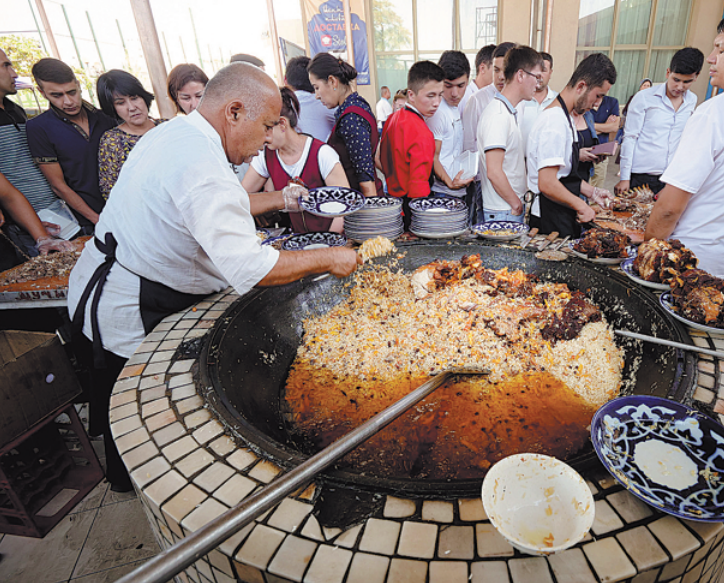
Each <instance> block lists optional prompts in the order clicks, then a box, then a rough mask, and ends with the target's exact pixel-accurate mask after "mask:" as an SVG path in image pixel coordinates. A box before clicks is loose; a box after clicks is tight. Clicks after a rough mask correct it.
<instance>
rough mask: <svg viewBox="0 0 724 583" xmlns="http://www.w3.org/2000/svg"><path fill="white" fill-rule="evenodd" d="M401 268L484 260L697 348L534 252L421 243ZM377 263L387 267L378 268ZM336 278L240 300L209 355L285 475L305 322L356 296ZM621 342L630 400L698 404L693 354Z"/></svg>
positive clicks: (632, 289)
mask: <svg viewBox="0 0 724 583" xmlns="http://www.w3.org/2000/svg"><path fill="white" fill-rule="evenodd" d="M399 247H400V249H401V250H402V251H404V252H405V257H404V259H402V260H401V264H402V266H403V267H404V268H405V269H406V270H410V271H411V270H413V269H415V268H417V267H419V266H420V265H424V264H425V263H429V262H430V261H432V260H434V259H438V258H439V259H459V258H460V257H461V256H463V255H469V254H474V253H480V255H481V257H482V259H483V264H484V265H485V266H486V267H489V268H492V269H500V268H503V267H506V266H507V267H509V268H520V269H522V270H524V271H526V272H528V273H535V274H536V275H538V276H539V277H540V278H541V279H543V280H552V281H557V282H565V283H567V284H568V285H569V286H570V287H571V288H572V289H578V290H582V291H584V292H585V293H586V294H587V295H588V296H589V297H590V298H591V299H593V300H594V301H595V302H596V303H597V304H598V305H599V306H600V307H601V308H602V310H603V312H604V313H605V315H606V318H607V319H608V322H609V323H611V324H612V325H613V326H614V327H615V328H621V329H625V330H631V331H635V332H640V333H643V334H650V335H654V336H659V337H661V338H668V339H671V340H676V341H679V342H686V343H691V342H690V338H689V336H688V334H687V332H686V331H685V329H684V328H683V327H682V326H681V325H680V324H679V323H677V322H676V321H675V320H673V319H672V318H670V317H669V316H668V315H667V314H666V312H664V311H663V310H662V309H661V307H660V306H659V303H658V302H657V300H656V298H655V296H654V295H652V294H651V293H649V292H647V291H643V289H641V288H639V287H638V286H636V285H635V284H633V283H631V282H630V281H629V280H628V279H627V278H626V277H625V276H623V275H621V274H619V273H617V272H615V271H614V270H612V269H609V268H607V267H601V266H598V265H594V264H592V263H589V262H585V261H582V260H579V259H569V260H567V261H565V262H558V263H556V262H547V261H541V260H538V259H536V258H535V255H534V254H533V253H531V252H528V251H522V250H517V249H509V248H503V247H496V246H489V245H485V244H480V243H467V244H439V243H434V244H430V243H422V244H420V243H418V244H407V245H405V244H403V245H400V246H399ZM376 261H380V260H379V259H378V260H376ZM346 283H349V282H348V281H340V280H337V279H335V278H333V277H328V278H325V279H322V280H321V281H314V278H307V279H305V280H303V281H300V282H296V283H293V284H289V285H286V286H283V287H277V288H266V289H260V290H255V291H253V292H251V293H249V294H247V295H245V296H244V297H242V298H240V299H239V300H238V301H237V302H236V303H235V304H233V305H232V306H231V307H230V308H229V309H228V310H227V312H226V313H225V314H224V315H223V316H222V317H221V318H220V319H219V321H218V322H217V324H216V326H215V328H214V329H213V330H212V331H211V333H210V335H209V337H208V340H207V343H206V346H205V348H204V350H203V353H202V359H201V363H202V366H201V370H200V381H201V386H202V387H204V388H205V392H206V397H207V400H208V402H209V405H210V406H211V408H212V409H214V410H215V411H216V413H217V416H218V417H219V418H220V419H221V420H222V421H225V422H226V424H227V425H228V427H229V428H230V429H231V431H232V433H234V434H235V435H236V436H237V437H238V438H240V439H241V440H242V441H243V442H245V443H246V444H247V445H248V446H250V447H251V448H252V449H254V450H255V451H256V452H257V453H259V454H261V455H262V456H265V457H268V458H270V459H273V460H274V461H275V462H276V463H278V464H280V465H282V466H292V465H295V464H297V463H299V462H300V461H301V460H303V459H305V456H304V454H302V453H301V452H300V449H299V447H297V444H295V443H294V442H293V440H292V439H291V438H290V436H289V434H288V433H287V431H286V428H285V421H284V419H283V416H282V412H281V405H280V400H281V393H282V390H283V387H284V383H285V380H286V376H287V372H288V370H289V367H290V365H291V363H292V361H293V360H294V357H295V354H296V350H297V347H298V346H299V344H300V342H301V337H302V321H303V320H304V319H305V318H306V317H308V316H310V315H317V314H323V313H326V312H327V311H328V310H329V309H330V308H331V307H333V306H334V305H336V304H337V303H338V302H340V301H342V300H343V299H344V298H345V297H346V295H347V293H348V290H347V288H345V284H346ZM617 341H619V342H620V343H621V345H622V346H624V348H625V350H626V364H625V369H624V389H623V392H624V393H638V394H647V395H657V396H661V397H669V398H673V399H676V400H678V401H685V400H688V399H689V398H690V395H691V392H692V390H693V386H694V370H695V360H694V358H693V357H692V356H691V353H683V351H680V350H677V349H673V348H667V347H663V346H658V345H653V344H648V343H647V344H644V345H643V346H642V345H641V343H639V342H638V341H633V340H628V339H626V340H622V339H621V338H617ZM594 460H595V453H594V452H593V449H592V448H591V447H590V446H589V447H588V448H586V449H584V450H583V451H582V452H579V454H577V455H576V456H574V457H573V458H569V459H568V460H567V461H568V462H569V463H571V465H573V466H574V467H577V468H578V469H581V468H582V467H584V466H586V465H588V464H590V463H592V462H593V461H594ZM324 479H325V480H327V481H328V482H329V481H331V482H332V483H345V484H351V485H354V486H357V487H360V488H362V489H367V488H371V489H373V490H374V491H381V490H382V491H395V492H400V491H406V492H409V493H417V494H423V495H424V494H427V495H433V494H434V495H443V496H450V495H456V496H457V495H478V494H479V488H480V483H481V481H480V480H457V481H451V482H446V481H433V480H413V479H409V480H406V479H393V478H379V477H375V476H370V475H366V474H360V473H354V472H351V471H349V470H346V469H344V468H343V467H338V468H337V469H335V470H332V471H330V472H328V473H327V474H326V475H325V478H324Z"/></svg>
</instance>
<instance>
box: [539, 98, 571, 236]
mask: <svg viewBox="0 0 724 583" xmlns="http://www.w3.org/2000/svg"><path fill="white" fill-rule="evenodd" d="M556 99H558V101H559V102H560V104H561V107H562V108H563V113H565V114H566V119H567V120H568V124H569V125H570V126H571V131H572V132H573V137H574V139H573V152H572V153H571V156H572V158H571V172H570V173H569V174H568V176H565V177H563V178H559V180H560V182H561V184H562V185H563V186H565V188H566V190H568V192H570V193H571V194H573V195H574V196H578V197H580V196H581V177H580V176H579V175H578V156H579V153H580V150H581V144H580V142H578V141H576V139H575V137H576V134H575V132H576V129H575V127H574V125H573V122H572V121H571V116H570V114H569V113H568V108H567V107H566V104H565V102H564V101H563V99H561V96H560V95H558V96H557V97H556ZM539 197H540V231H539V232H540V233H541V234H542V235H547V234H549V233H552V232H553V231H558V234H559V236H561V237H571V238H572V239H578V238H579V237H580V236H581V224H580V223H579V222H578V221H577V220H576V217H577V216H578V213H577V212H576V211H574V210H573V209H572V208H569V207H567V206H564V205H562V204H558V203H557V202H554V201H552V200H551V199H550V198H548V197H547V196H545V194H543V193H541V194H540V195H539Z"/></svg>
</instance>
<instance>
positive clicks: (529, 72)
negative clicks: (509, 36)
mask: <svg viewBox="0 0 724 583" xmlns="http://www.w3.org/2000/svg"><path fill="white" fill-rule="evenodd" d="M542 66H543V64H542V58H541V56H540V53H538V52H537V51H535V50H533V49H532V48H530V47H516V48H514V49H511V50H510V51H508V54H507V55H506V56H505V62H504V66H503V75H504V78H505V85H504V87H503V90H502V91H500V92H496V94H495V98H494V99H493V101H492V102H491V103H490V104H489V105H488V106H487V107H486V108H485V111H483V115H482V117H481V118H480V123H479V124H478V139H477V144H478V152H479V155H480V168H481V171H480V174H481V181H480V185H481V189H482V197H483V220H484V221H516V222H523V217H524V210H525V205H524V204H523V197H524V196H525V193H526V190H527V184H526V177H525V150H524V142H523V136H522V134H521V131H520V127H519V125H518V119H517V118H518V111H517V110H516V106H517V105H518V104H519V103H520V102H521V101H523V100H529V99H532V98H533V93H534V92H535V89H536V87H537V86H538V84H539V83H540V80H541V72H542Z"/></svg>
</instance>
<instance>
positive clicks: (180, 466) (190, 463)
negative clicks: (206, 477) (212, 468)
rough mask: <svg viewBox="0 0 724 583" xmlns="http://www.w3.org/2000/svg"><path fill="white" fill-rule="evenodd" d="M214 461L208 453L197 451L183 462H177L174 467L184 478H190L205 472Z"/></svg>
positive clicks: (201, 450)
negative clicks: (202, 471)
mask: <svg viewBox="0 0 724 583" xmlns="http://www.w3.org/2000/svg"><path fill="white" fill-rule="evenodd" d="M213 461H214V457H213V456H212V455H211V454H210V453H207V452H206V451H204V450H203V449H197V450H196V451H194V452H193V453H192V454H191V455H188V456H186V457H185V458H183V459H182V460H181V461H179V462H176V464H175V465H174V467H175V468H176V469H177V470H178V471H179V472H181V473H182V474H183V475H184V476H186V477H187V478H189V477H191V476H193V475H194V474H195V473H197V472H199V471H201V470H203V469H204V468H205V467H206V466H208V465H209V464H211V462H213Z"/></svg>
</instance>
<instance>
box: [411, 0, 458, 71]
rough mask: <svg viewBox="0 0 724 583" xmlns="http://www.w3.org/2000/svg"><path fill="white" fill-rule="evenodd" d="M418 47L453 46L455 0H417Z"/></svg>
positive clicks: (449, 47) (440, 48)
mask: <svg viewBox="0 0 724 583" xmlns="http://www.w3.org/2000/svg"><path fill="white" fill-rule="evenodd" d="M417 48H418V50H422V51H424V50H428V51H434V50H439V51H440V52H442V51H444V50H446V49H451V48H453V0H417ZM435 60H436V61H437V59H435Z"/></svg>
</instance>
